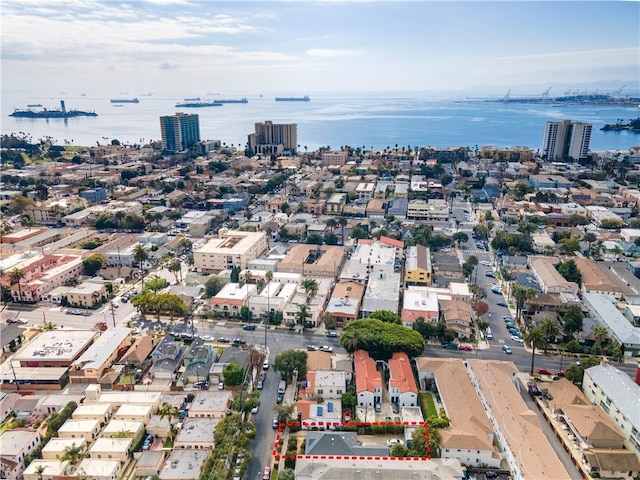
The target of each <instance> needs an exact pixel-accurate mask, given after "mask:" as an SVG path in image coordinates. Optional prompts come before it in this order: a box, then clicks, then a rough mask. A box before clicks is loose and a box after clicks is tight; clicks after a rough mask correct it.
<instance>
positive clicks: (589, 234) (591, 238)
mask: <svg viewBox="0 0 640 480" xmlns="http://www.w3.org/2000/svg"><path fill="white" fill-rule="evenodd" d="M597 239H598V237H596V234H595V233H593V232H587V233H585V234H584V237H582V241H583V242H587V243H588V244H589V248H587V257H588V256H589V255H591V244H592V243H593V242H595V241H596V240H597Z"/></svg>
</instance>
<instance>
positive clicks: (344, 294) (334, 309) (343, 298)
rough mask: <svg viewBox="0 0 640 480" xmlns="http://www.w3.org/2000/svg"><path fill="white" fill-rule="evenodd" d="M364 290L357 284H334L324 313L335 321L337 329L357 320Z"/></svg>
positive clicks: (362, 286) (363, 287)
mask: <svg viewBox="0 0 640 480" xmlns="http://www.w3.org/2000/svg"><path fill="white" fill-rule="evenodd" d="M364 290H365V286H364V285H362V284H361V283H358V282H340V283H338V284H336V286H335V287H334V289H333V293H332V294H331V298H329V303H328V305H327V307H326V308H325V312H326V313H328V314H330V315H331V316H332V317H333V318H334V319H335V321H336V324H337V325H338V326H339V327H342V326H344V325H345V324H347V323H349V322H351V321H353V320H356V319H358V318H359V316H360V306H361V304H362V297H363V295H364Z"/></svg>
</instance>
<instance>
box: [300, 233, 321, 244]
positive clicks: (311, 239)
mask: <svg viewBox="0 0 640 480" xmlns="http://www.w3.org/2000/svg"><path fill="white" fill-rule="evenodd" d="M304 243H310V244H313V245H322V236H321V235H320V234H319V233H310V234H309V235H307V238H306V239H305V241H304Z"/></svg>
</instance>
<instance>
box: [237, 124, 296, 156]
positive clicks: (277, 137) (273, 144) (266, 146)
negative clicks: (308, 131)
mask: <svg viewBox="0 0 640 480" xmlns="http://www.w3.org/2000/svg"><path fill="white" fill-rule="evenodd" d="M248 142H249V150H251V152H253V153H254V154H258V153H260V154H264V155H278V154H281V153H283V152H287V151H288V152H295V151H296V150H297V148H298V125H296V124H295V123H286V124H278V123H273V122H271V121H266V122H264V123H256V124H255V133H250V134H249V138H248Z"/></svg>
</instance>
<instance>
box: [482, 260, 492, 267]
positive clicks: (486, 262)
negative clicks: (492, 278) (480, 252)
mask: <svg viewBox="0 0 640 480" xmlns="http://www.w3.org/2000/svg"><path fill="white" fill-rule="evenodd" d="M481 263H482V265H484V266H485V267H490V266H491V262H488V261H487V260H483V261H482V262H481Z"/></svg>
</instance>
